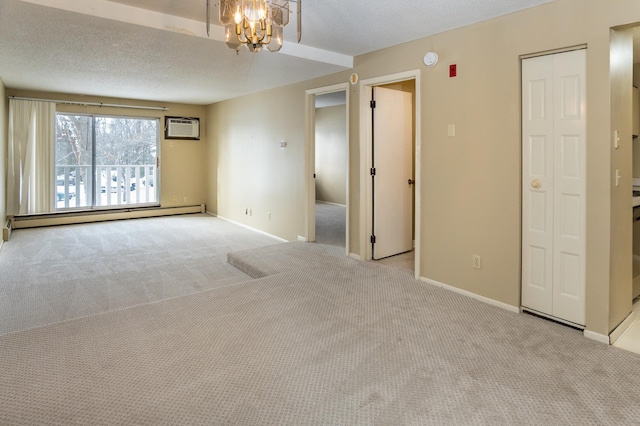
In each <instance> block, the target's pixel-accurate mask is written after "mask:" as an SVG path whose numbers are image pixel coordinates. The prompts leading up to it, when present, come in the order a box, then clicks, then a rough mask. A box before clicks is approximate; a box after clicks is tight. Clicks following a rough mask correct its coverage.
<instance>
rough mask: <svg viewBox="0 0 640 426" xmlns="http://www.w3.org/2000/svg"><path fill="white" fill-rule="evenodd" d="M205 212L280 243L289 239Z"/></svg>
mask: <svg viewBox="0 0 640 426" xmlns="http://www.w3.org/2000/svg"><path fill="white" fill-rule="evenodd" d="M207 214H210V215H211V216H214V217H217V218H218V219H221V220H224V221H225V222H229V223H233V224H234V225H237V226H240V227H241V228H245V229H249V230H251V231H253V232H257V233H258V234H262V235H266V236H267V237H271V238H273V239H274V240H278V241H280V242H282V243H288V242H289V240H285V239H284V238H280V237H276V236H275V235H273V234H270V233H268V232H265V231H262V230H260V229H256V228H253V227H251V226H249V225H245V224H244V223H240V222H236V221H235V220H231V219H228V218H226V217H224V216H218V215H217V214H215V213H212V212H207Z"/></svg>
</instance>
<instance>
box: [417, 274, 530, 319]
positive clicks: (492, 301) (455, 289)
mask: <svg viewBox="0 0 640 426" xmlns="http://www.w3.org/2000/svg"><path fill="white" fill-rule="evenodd" d="M420 281H422V282H425V283H427V284H431V285H433V286H436V287H440V288H444V289H446V290H449V291H453V292H454V293H458V294H461V295H463V296H467V297H470V298H472V299H476V300H479V301H480V302H484V303H486V304H488V305H492V306H496V307H498V308H501V309H504V310H505V311H509V312H513V313H516V314H519V313H520V307H518V306H513V305H509V304H508V303H504V302H500V301H498V300H495V299H490V298H488V297H484V296H480V295H479V294H476V293H472V292H470V291H467V290H462V289H461V288H458V287H453V286H451V285H449V284H444V283H441V282H439V281H436V280H432V279H429V278H425V277H420Z"/></svg>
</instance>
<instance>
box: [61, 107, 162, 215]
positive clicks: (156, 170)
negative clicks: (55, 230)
mask: <svg viewBox="0 0 640 426" xmlns="http://www.w3.org/2000/svg"><path fill="white" fill-rule="evenodd" d="M60 115H66V116H76V117H77V116H81V117H90V119H91V131H90V137H91V150H92V152H91V164H90V165H89V167H90V171H91V200H90V203H89V202H88V201H87V202H86V204H87V205H84V206H78V205H77V202H76V205H75V206H69V200H70V197H69V191H68V189H69V186H70V185H69V179H66V178H65V180H64V194H63V200H64V201H65V205H64V206H62V207H58V185H57V184H58V175H59V174H58V169H59V168H60V167H67V166H58V165H57V164H56V161H57V149H56V148H57V146H55V145H57V140H58V116H60ZM100 118H111V119H125V120H145V121H155V123H156V126H155V128H156V135H155V160H154V162H155V164H154V165H153V174H154V180H153V185H151V187H153V188H154V197H155V200H154V201H148V202H141V203H124V204H123V203H121V202H120V201H119V200H118V201H116V203H115V204H112V203H111V202H110V201H108V202H107V204H104V205H103V204H98V202H97V201H98V197H99V196H100V193H101V192H100V193H99V192H98V186H99V185H101V182H102V180H101V179H100V181H99V179H98V176H97V173H98V170H99V168H100V167H116V168H121V167H132V166H137V167H150V166H151V164H148V165H113V166H109V165H99V164H97V160H96V157H97V155H96V146H97V140H96V120H97V119H100ZM161 121H162V120H161V117H158V116H150V117H149V116H147V117H145V116H135V115H121V114H96V113H79V112H71V111H56V122H55V126H54V127H55V131H56V137H55V138H54V149H53V151H54V153H53V159H52V162H53V188H52V191H53V194H54V197H53V198H54V206H53V212H55V213H64V212H82V211H87V212H89V211H107V210H131V209H137V208H149V207H156V208H157V207H160V206H161V205H160V200H161V193H162V192H161V173H160V158H161V147H162V135H161V132H162V127H161ZM69 167H74V166H69ZM77 167H87V166H85V165H81V166H77ZM116 176H117V175H116ZM145 176H146V174H145ZM74 179H75V177H74ZM129 182H130V181H129V178H127V181H126V184H127V187H130V183H129ZM78 188H79V186H78V185H76V184H75V183H74V189H75V190H76V192H77V191H78ZM137 188H138V189H139V188H140V187H139V186H138V187H137ZM127 189H128V188H124V187H123V188H122V191H123V193H124V192H125V190H127ZM109 191H111V189H109ZM132 192H133V191H130V190H129V191H128V193H132ZM117 194H118V196H120V194H121V192H120V190H118V191H117ZM75 196H76V197H78V196H79V194H75ZM110 199H111V192H109V193H108V194H107V200H110ZM89 204H90V205H89Z"/></svg>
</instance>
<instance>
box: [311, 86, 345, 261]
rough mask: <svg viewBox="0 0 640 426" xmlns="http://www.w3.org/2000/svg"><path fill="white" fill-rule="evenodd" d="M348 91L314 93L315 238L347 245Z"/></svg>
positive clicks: (327, 242)
mask: <svg viewBox="0 0 640 426" xmlns="http://www.w3.org/2000/svg"><path fill="white" fill-rule="evenodd" d="M346 98H347V92H346V91H345V90H341V91H338V92H331V93H324V94H320V95H316V97H315V109H316V111H315V181H316V185H315V189H316V206H315V207H316V211H315V219H316V242H317V243H319V244H326V245H331V246H338V247H344V248H346V222H347V215H346V214H347V169H348V164H347V158H348V153H349V144H348V137H347V136H348V135H347V132H346V128H347V122H346V114H347V111H346Z"/></svg>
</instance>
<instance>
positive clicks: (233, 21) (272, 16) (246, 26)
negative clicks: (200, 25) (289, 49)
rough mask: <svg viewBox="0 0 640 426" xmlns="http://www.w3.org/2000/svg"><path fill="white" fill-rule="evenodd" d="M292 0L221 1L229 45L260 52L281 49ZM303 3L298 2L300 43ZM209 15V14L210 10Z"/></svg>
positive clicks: (298, 0)
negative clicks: (301, 6)
mask: <svg viewBox="0 0 640 426" xmlns="http://www.w3.org/2000/svg"><path fill="white" fill-rule="evenodd" d="M289 2H290V0H220V16H219V18H220V23H221V24H222V25H223V26H224V27H225V41H226V43H227V46H229V47H230V48H232V49H235V50H236V51H237V50H238V49H240V47H242V46H246V47H247V48H248V49H249V50H250V51H251V52H259V51H260V50H262V48H263V47H264V46H267V49H268V50H269V51H271V52H277V51H279V50H280V49H281V48H282V42H283V29H284V27H285V26H286V25H287V24H288V23H289V13H290V8H289ZM300 2H301V0H297V3H298V7H297V10H298V42H300ZM207 15H208V13H207Z"/></svg>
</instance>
